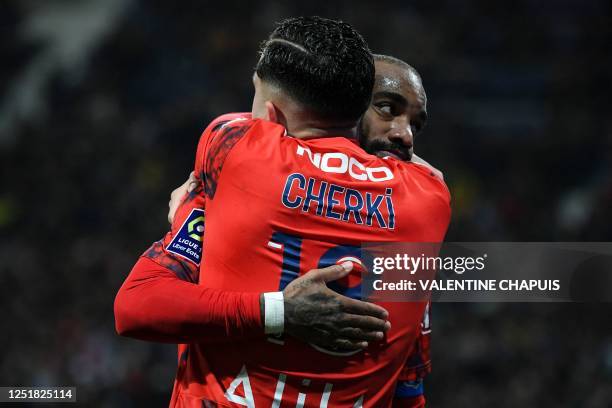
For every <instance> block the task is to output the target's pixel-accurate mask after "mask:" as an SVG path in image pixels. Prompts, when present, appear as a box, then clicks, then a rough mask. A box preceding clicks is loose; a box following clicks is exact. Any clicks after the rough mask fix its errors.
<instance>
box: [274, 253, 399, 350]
mask: <svg viewBox="0 0 612 408" xmlns="http://www.w3.org/2000/svg"><path fill="white" fill-rule="evenodd" d="M352 268H353V263H352V262H344V263H343V264H342V265H332V266H329V267H327V268H323V269H313V270H311V271H309V272H308V273H307V274H305V275H303V276H301V277H299V278H297V279H296V280H294V281H293V282H291V283H290V284H289V285H287V287H286V288H285V290H283V296H284V299H285V302H284V303H285V332H286V333H287V334H290V335H292V336H294V337H297V338H298V339H300V340H303V341H305V342H308V343H312V344H314V345H317V346H320V347H324V348H326V349H331V350H345V351H349V350H359V349H364V348H366V347H368V342H372V341H380V340H382V339H383V337H384V333H385V332H386V331H387V330H389V328H390V327H391V324H390V323H389V322H388V321H386V319H387V318H388V317H389V313H388V312H387V311H386V310H385V309H383V308H382V307H380V306H377V305H375V304H373V303H368V302H363V301H360V300H356V299H351V298H349V297H346V296H342V295H340V294H338V293H336V292H334V291H333V290H331V289H329V288H328V287H327V286H326V285H325V284H326V283H327V282H330V281H334V280H338V279H340V278H343V277H344V276H346V275H348V273H349V272H350V271H351V269H352Z"/></svg>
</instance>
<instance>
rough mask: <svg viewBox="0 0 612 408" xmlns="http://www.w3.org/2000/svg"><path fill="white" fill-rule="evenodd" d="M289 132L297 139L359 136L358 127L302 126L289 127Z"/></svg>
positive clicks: (350, 137)
mask: <svg viewBox="0 0 612 408" xmlns="http://www.w3.org/2000/svg"><path fill="white" fill-rule="evenodd" d="M287 133H288V134H290V135H291V136H293V137H295V138H296V139H316V138H322V137H338V136H342V137H346V138H349V139H356V138H357V127H356V126H353V127H317V126H300V127H293V128H292V127H288V128H287Z"/></svg>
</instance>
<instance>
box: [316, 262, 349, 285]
mask: <svg viewBox="0 0 612 408" xmlns="http://www.w3.org/2000/svg"><path fill="white" fill-rule="evenodd" d="M352 269H353V263H352V262H350V261H346V262H343V263H341V264H340V265H332V266H328V267H327V268H323V269H313V270H311V271H309V272H308V273H306V274H305V275H304V277H308V278H310V279H313V280H320V281H323V282H325V283H327V282H331V281H335V280H338V279H342V278H344V277H345V276H346V275H348V274H349V272H350V271H351V270H352Z"/></svg>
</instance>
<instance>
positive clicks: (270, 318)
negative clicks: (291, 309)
mask: <svg viewBox="0 0 612 408" xmlns="http://www.w3.org/2000/svg"><path fill="white" fill-rule="evenodd" d="M263 295H264V330H265V333H266V334H282V333H283V330H284V329H285V298H284V296H283V292H266V293H264V294H263Z"/></svg>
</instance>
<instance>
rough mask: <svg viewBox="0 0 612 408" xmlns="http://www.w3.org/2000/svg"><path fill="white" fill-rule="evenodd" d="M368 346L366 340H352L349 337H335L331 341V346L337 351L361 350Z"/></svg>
mask: <svg viewBox="0 0 612 408" xmlns="http://www.w3.org/2000/svg"><path fill="white" fill-rule="evenodd" d="M367 347H368V342H367V341H353V340H349V339H337V340H334V341H333V342H332V345H331V348H332V349H333V350H338V351H352V350H363V349H365V348H367Z"/></svg>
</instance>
